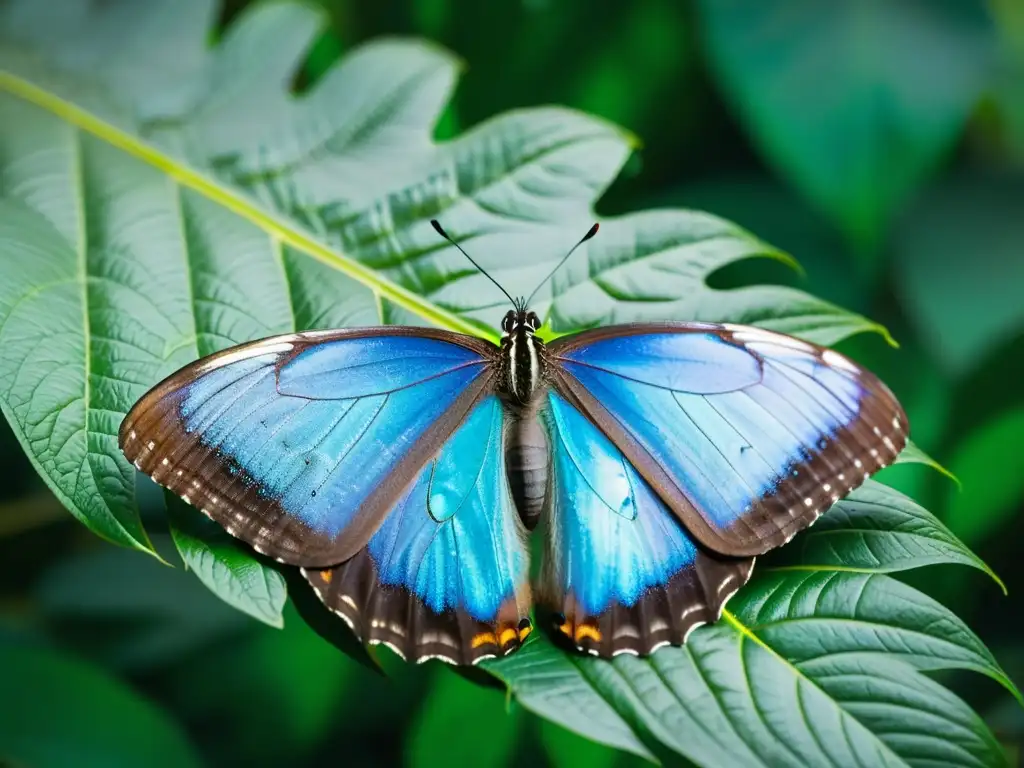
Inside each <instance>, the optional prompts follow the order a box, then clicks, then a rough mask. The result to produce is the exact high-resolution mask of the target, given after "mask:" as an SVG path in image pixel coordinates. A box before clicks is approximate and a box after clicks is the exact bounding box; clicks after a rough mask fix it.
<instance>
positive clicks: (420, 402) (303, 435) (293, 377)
mask: <svg viewBox="0 0 1024 768" xmlns="http://www.w3.org/2000/svg"><path fill="white" fill-rule="evenodd" d="M488 355H489V352H488V346H487V345H486V343H485V342H479V341H478V340H475V339H471V338H470V337H464V336H459V335H456V334H446V333H444V332H428V331H423V330H413V329H389V328H383V329H353V330H349V331H331V332H325V333H305V334H293V335H289V336H279V337H274V338H271V339H266V340H264V341H260V342H255V343H252V344H247V345H243V346H240V347H235V348H232V349H230V350H227V351H225V352H222V353H219V354H216V355H213V356H211V357H207V358H204V359H202V360H200V361H198V362H196V363H194V364H193V365H191V366H189V367H187V368H184V369H182V370H181V371H179V372H178V373H176V374H174V375H173V376H171V377H170V378H169V379H167V380H165V381H164V382H162V383H161V384H159V385H157V386H156V387H155V388H154V389H152V390H151V391H150V392H149V393H147V394H146V395H145V396H144V397H143V398H142V399H141V400H140V401H139V402H138V403H137V404H136V405H135V406H134V407H133V408H132V410H131V412H130V413H129V414H128V416H127V417H126V418H125V420H124V422H123V423H122V425H121V431H120V442H121V446H122V450H123V451H124V453H125V455H126V456H127V457H128V458H129V460H131V461H133V462H134V463H135V466H136V467H137V468H139V469H140V470H142V471H143V472H145V473H146V474H148V475H150V476H151V477H153V479H154V480H156V481H157V482H158V483H160V484H161V485H164V486H165V487H167V488H169V489H171V490H172V491H174V492H175V493H178V494H179V495H181V496H182V498H183V499H185V501H187V502H189V503H191V504H193V505H195V506H196V507H198V508H199V509H201V510H202V511H203V512H205V513H206V514H207V515H208V516H210V517H211V518H213V519H214V520H216V521H217V522H219V523H221V524H222V525H223V526H224V527H225V528H226V529H227V530H228V531H229V532H230V533H232V534H234V535H235V536H238V537H239V538H241V539H243V540H245V541H246V542H248V543H249V544H251V545H252V546H253V547H254V548H256V549H257V550H258V551H260V552H262V553H265V554H268V555H271V556H273V557H275V558H277V559H279V560H281V561H283V562H288V563H292V564H296V565H305V566H314V567H319V566H331V565H335V564H337V563H339V562H341V561H342V560H345V559H346V558H348V557H350V556H352V555H353V554H355V553H356V552H358V551H359V550H361V549H363V547H365V546H366V543H367V542H368V541H369V539H370V536H371V535H372V534H373V533H374V531H375V530H376V529H377V527H378V525H379V524H380V521H381V519H382V517H383V514H384V513H385V512H386V511H387V509H389V508H390V507H391V506H393V504H394V502H395V500H396V499H397V498H398V497H399V495H400V494H401V493H402V492H403V491H404V490H405V488H406V487H407V486H408V485H409V484H410V483H411V482H412V479H413V478H414V477H415V476H416V475H417V474H418V473H419V471H420V469H421V468H422V467H423V465H424V464H425V463H426V462H427V461H428V460H429V459H430V458H431V457H432V456H434V455H435V454H436V453H437V450H438V448H439V446H440V445H441V444H442V443H443V442H444V441H445V440H446V439H447V438H448V437H449V436H450V435H451V433H452V432H453V431H454V430H455V428H456V427H457V426H458V424H459V423H461V422H462V420H463V419H464V418H465V416H466V414H467V413H468V411H469V410H470V408H471V407H472V405H473V404H474V403H475V402H477V401H478V400H479V399H480V397H482V396H483V395H484V393H486V392H488V391H490V390H491V389H493V371H492V368H491V366H490V365H489V363H490V362H491V359H490V358H489V357H488Z"/></svg>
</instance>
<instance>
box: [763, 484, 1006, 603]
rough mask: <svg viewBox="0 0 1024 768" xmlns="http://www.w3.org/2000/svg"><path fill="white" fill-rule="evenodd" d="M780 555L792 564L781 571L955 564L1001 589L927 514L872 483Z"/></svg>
mask: <svg viewBox="0 0 1024 768" xmlns="http://www.w3.org/2000/svg"><path fill="white" fill-rule="evenodd" d="M779 554H780V555H782V556H783V558H784V559H785V560H787V561H788V562H791V563H793V564H792V565H787V566H784V567H786V568H792V569H799V570H825V569H834V570H837V571H856V572H861V573H872V572H877V573H892V572H894V571H905V570H909V569H911V568H920V567H922V566H925V565H935V564H939V563H959V564H961V565H969V566H972V567H974V568H977V569H979V570H981V571H984V572H985V573H987V574H988V575H989V576H991V577H992V578H993V579H995V580H996V582H997V583H998V584H999V585H1000V586H1003V584H1002V582H1001V581H1000V580H999V578H998V577H997V576H996V575H995V574H994V573H993V572H992V570H991V569H990V568H989V567H988V566H987V565H986V564H985V563H984V562H983V561H982V560H981V559H980V558H979V557H978V556H977V555H975V554H974V553H973V552H971V551H970V550H969V549H968V548H967V547H966V546H964V544H963V542H961V541H960V540H959V539H958V538H957V537H956V536H955V535H953V533H952V532H951V531H950V530H949V529H948V528H946V526H944V525H943V524H942V523H941V522H939V520H938V519H936V517H935V516H934V515H933V514H931V512H929V511H928V510H926V509H924V508H923V507H921V506H920V505H918V504H916V503H915V502H914V501H913V500H912V499H910V498H908V497H906V496H904V495H903V494H902V493H900V492H899V491H896V490H893V489H892V488H889V487H888V486H886V485H882V484H881V483H878V482H875V481H873V480H869V481H868V482H867V483H865V484H864V485H863V486H861V487H860V488H858V489H857V490H856V491H854V492H853V493H851V494H850V495H849V496H848V497H847V498H845V499H843V500H842V501H840V502H839V503H837V504H836V505H835V506H833V507H832V509H830V510H829V512H828V514H827V515H824V516H823V517H822V518H821V519H820V520H819V521H818V522H817V523H815V525H814V527H813V528H811V529H810V530H809V531H807V532H806V533H805V534H804V535H803V536H801V537H800V538H799V539H797V540H796V542H795V543H794V544H793V546H791V547H786V548H785V549H783V550H780V552H779ZM783 558H780V560H781V559H783ZM781 567H783V566H779V568H781ZM779 568H776V570H778V569H779ZM1004 589H1005V588H1004Z"/></svg>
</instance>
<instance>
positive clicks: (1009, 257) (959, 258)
mask: <svg viewBox="0 0 1024 768" xmlns="http://www.w3.org/2000/svg"><path fill="white" fill-rule="evenodd" d="M1022 195H1024V183H1022V181H1021V178H1020V177H1019V176H1013V175H995V174H992V175H990V176H982V175H975V176H960V177H955V178H953V179H951V180H949V181H946V182H944V183H943V184H941V185H939V186H937V187H936V188H935V189H934V190H931V191H929V193H928V194H926V195H923V196H922V199H921V201H920V203H919V204H918V205H916V206H914V207H913V208H912V209H911V211H910V212H909V213H908V215H907V216H906V218H905V219H904V220H903V221H902V223H901V226H900V227H899V228H898V229H897V230H896V233H895V242H894V246H893V257H892V259H893V269H894V272H895V279H894V280H893V287H894V289H895V290H896V291H897V292H898V293H899V295H900V298H901V300H902V301H901V303H902V306H903V307H905V309H906V312H907V316H908V318H909V319H910V321H911V322H912V323H913V325H914V328H915V329H916V331H917V332H918V334H919V335H920V337H921V340H922V342H923V344H924V345H925V346H926V348H927V349H928V350H929V352H930V353H931V354H932V355H933V356H934V358H935V360H936V362H937V363H938V364H939V365H940V366H941V368H942V369H943V370H944V371H945V372H946V373H947V374H948V375H949V376H950V377H960V376H964V375H966V374H968V373H970V372H971V371H972V370H973V369H974V368H976V367H977V366H978V364H979V363H981V362H982V361H983V360H984V359H985V358H986V356H988V355H991V354H992V353H993V352H994V351H996V350H998V349H999V348H1000V347H1001V346H1002V345H1004V344H1006V343H1007V342H1009V341H1011V340H1012V339H1013V338H1015V336H1016V335H1017V334H1018V333H1019V331H1020V328H1021V325H1022V324H1024V302H1021V300H1020V291H1019V290H1017V289H1018V288H1019V286H1020V285H1021V284H1024V259H1022V258H1021V257H1020V254H1021V252H1022V250H1024V220H1022V218H1021V216H1019V215H1018V214H1019V204H1018V203H1019V201H1020V199H1021V196H1022ZM968 253H969V254H971V257H970V258H969V259H968V258H965V254H968Z"/></svg>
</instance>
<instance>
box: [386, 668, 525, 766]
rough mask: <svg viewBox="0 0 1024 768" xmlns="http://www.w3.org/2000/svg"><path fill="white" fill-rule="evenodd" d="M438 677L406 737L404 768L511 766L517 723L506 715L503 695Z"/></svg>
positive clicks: (450, 677) (447, 676)
mask: <svg viewBox="0 0 1024 768" xmlns="http://www.w3.org/2000/svg"><path fill="white" fill-rule="evenodd" d="M438 671H439V672H441V673H442V674H439V675H437V677H436V678H435V682H434V685H433V687H432V689H431V691H430V694H429V695H428V696H425V697H424V699H423V703H422V705H421V707H420V712H419V714H418V716H417V717H416V719H415V721H414V722H413V724H412V726H411V727H410V730H409V732H408V734H407V736H406V739H407V740H406V742H405V761H404V765H406V766H408V767H409V768H433V766H449V765H474V766H480V767H481V768H491V766H495V767H497V766H504V765H509V764H510V762H511V759H510V758H511V755H512V753H513V750H514V747H515V740H516V733H517V731H518V728H519V718H518V717H516V716H515V714H514V713H509V712H508V711H507V709H506V702H505V697H504V696H503V695H502V693H501V692H500V691H495V690H493V689H491V688H485V687H481V686H477V685H473V684H472V683H470V682H468V681H466V680H464V679H463V678H461V677H459V676H458V675H452V674H449V673H448V672H447V670H438ZM468 723H472V727H466V726H467V724H468Z"/></svg>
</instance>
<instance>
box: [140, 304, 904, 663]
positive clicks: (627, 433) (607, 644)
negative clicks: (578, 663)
mask: <svg viewBox="0 0 1024 768" xmlns="http://www.w3.org/2000/svg"><path fill="white" fill-rule="evenodd" d="M539 325H540V321H539V318H538V317H537V316H536V315H535V314H534V313H532V312H529V311H527V310H526V309H525V308H524V307H519V306H517V307H516V310H515V311H513V312H509V313H508V314H507V315H506V316H505V317H504V319H503V321H502V324H501V330H502V337H501V342H500V344H499V345H494V344H492V343H491V342H488V341H486V340H482V339H478V338H474V337H470V336H464V335H461V334H455V333H449V332H445V331H438V330H430V329H420V328H402V327H382V328H362V329H349V330H340V331H326V332H314V333H300V334H292V335H288V336H282V337H275V338H271V339H266V340H263V341H260V342H254V343H252V344H247V345H243V346H241V347H236V348H233V349H231V350H226V351H225V352H222V353H219V354H217V355H214V356H211V357H210V358H206V359H204V360H200V361H197V362H196V363H194V364H193V365H191V366H189V367H187V368H185V369H183V370H182V371H179V372H178V373H176V374H174V375H173V376H171V377H170V378H169V379H167V380H165V381H164V382H162V383H161V384H159V385H157V387H155V388H154V389H153V390H151V391H150V392H149V393H148V394H146V395H145V396H144V397H143V398H142V399H141V400H140V401H139V403H137V404H136V406H135V407H134V408H133V409H132V411H131V412H130V413H129V414H128V416H127V417H126V418H125V421H124V423H123V424H122V428H121V432H120V440H121V445H122V448H123V450H124V452H125V454H126V455H127V456H128V457H129V459H131V460H132V461H133V462H134V463H135V465H136V467H138V468H139V469H140V470H142V471H144V472H146V473H147V474H149V475H150V476H152V477H153V478H154V479H155V480H156V481H157V482H158V483H160V484H162V485H164V486H166V487H168V488H170V489H171V490H172V491H174V492H176V493H178V494H180V495H181V496H182V497H183V498H185V500H186V501H188V502H190V503H192V504H194V505H195V506H197V507H199V508H200V509H201V510H202V511H203V512H204V513H206V514H207V515H208V516H210V517H211V518H213V519H214V520H217V521H218V522H220V523H221V524H222V525H223V526H224V527H225V528H226V529H227V530H228V531H229V532H230V533H232V534H233V535H235V536H237V537H239V538H241V539H242V540H244V541H246V542H248V543H249V544H251V545H252V546H253V547H254V548H255V549H257V550H258V551H259V552H262V553H264V554H267V555H269V556H271V557H274V558H277V559H278V560H280V561H282V562H285V563H289V564H292V565H298V566H301V567H302V568H303V573H304V575H305V576H306V578H307V580H308V581H309V582H310V583H311V585H312V586H313V588H314V589H315V590H316V592H317V594H318V595H319V596H320V598H321V599H322V600H323V601H324V603H325V604H326V605H327V606H328V607H330V608H331V609H332V610H334V611H335V612H336V613H338V614H339V615H340V616H342V617H343V618H344V619H345V620H346V622H347V623H348V624H349V625H350V626H351V627H352V628H353V630H354V631H355V632H356V633H357V634H358V635H359V637H360V638H362V639H363V640H364V641H367V642H376V643H384V644H387V645H389V646H390V647H392V648H394V649H395V650H396V651H398V652H399V653H401V654H402V655H403V656H405V657H407V658H410V659H416V660H423V659H426V658H442V659H445V660H447V661H452V662H455V663H460V664H468V663H475V662H477V661H479V660H481V659H484V658H489V657H493V656H498V655H502V654H505V653H508V652H511V651H513V650H515V649H516V648H517V647H519V645H520V644H521V643H522V641H523V640H524V639H525V637H526V636H527V635H528V634H529V632H530V631H531V629H532V624H531V608H536V611H535V613H536V616H537V617H538V620H540V619H544V620H545V621H551V622H552V623H553V626H554V628H555V631H556V636H559V637H564V638H565V639H566V641H567V642H568V643H570V644H571V645H573V646H575V647H577V648H580V649H583V650H586V651H588V652H591V653H595V654H598V655H602V656H612V655H615V654H617V653H625V652H628V653H637V654H646V653H650V652H653V651H654V650H655V649H657V648H658V647H660V646H662V645H664V644H669V643H670V644H676V645H679V644H682V643H683V642H685V640H686V637H687V635H688V633H689V632H690V631H691V630H692V629H693V628H694V627H696V626H699V625H700V624H703V623H708V622H712V621H715V620H716V619H717V618H718V617H719V615H720V613H721V610H722V607H723V606H724V604H725V601H726V600H728V598H729V597H730V596H731V595H732V594H733V593H734V592H735V591H736V590H737V589H738V588H739V587H740V586H742V585H743V584H744V583H745V582H746V580H747V579H748V578H749V575H750V572H751V569H752V567H753V558H754V557H755V556H757V555H759V554H762V553H763V552H766V551H768V550H769V549H772V548H773V547H776V546H779V545H781V544H783V543H785V542H786V541H788V540H789V539H790V538H791V537H792V536H793V535H794V534H795V533H796V532H798V531H799V530H802V529H803V528H805V527H807V526H808V525H810V524H811V523H813V522H814V520H816V519H817V517H818V516H819V515H820V514H821V513H822V512H824V511H825V510H826V509H827V508H828V506H830V505H831V503H832V502H834V501H835V500H838V498H840V497H841V496H842V495H844V494H846V493H847V492H849V490H851V489H852V488H854V487H856V486H857V485H859V484H860V483H861V482H863V480H864V479H865V478H866V477H867V476H868V475H869V474H870V473H871V472H874V471H876V470H877V469H879V468H880V467H882V466H884V465H885V464H887V463H890V462H891V461H892V460H893V459H894V458H895V456H896V454H897V453H898V452H899V450H900V449H901V448H902V447H903V444H904V442H905V434H906V419H905V416H904V414H903V412H902V410H901V409H900V407H899V405H898V403H897V402H896V401H895V399H894V398H893V397H892V395H891V393H889V391H888V390H887V389H886V388H885V386H884V385H883V384H882V383H881V382H879V381H878V380H877V379H876V378H875V377H874V376H872V375H871V374H870V373H868V372H866V371H864V370H862V369H860V368H859V367H858V366H856V365H855V364H854V363H852V362H850V361H849V360H847V359H846V358H843V357H841V356H840V355H838V354H836V353H834V352H831V351H830V350H826V349H823V348H820V347H816V346H814V345H812V344H809V343H806V342H803V341H800V340H797V339H794V338H791V337H788V336H784V335H781V334H775V333H771V332H768V331H764V330H761V329H757V328H751V327H746V326H730V325H714V324H703V323H657V324H653V323H652V324H639V325H624V326H613V327H609V328H601V329H595V330H592V331H585V332H582V333H579V334H575V335H571V336H565V337H561V338H558V339H556V340H555V341H553V342H551V343H549V344H547V345H545V344H544V343H543V341H542V340H541V339H540V338H538V337H537V335H536V332H537V329H538V327H539ZM538 522H539V523H540V524H539V525H538ZM535 526H536V527H537V528H538V529H539V531H542V532H543V533H542V535H543V537H544V542H545V547H544V557H543V562H542V564H541V567H540V569H539V570H540V575H539V578H538V579H537V580H536V582H535V583H534V584H533V585H532V587H531V583H530V569H529V557H528V549H527V544H526V537H527V534H528V530H532V529H533V528H534V527H535Z"/></svg>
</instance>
